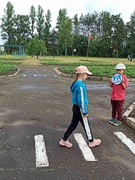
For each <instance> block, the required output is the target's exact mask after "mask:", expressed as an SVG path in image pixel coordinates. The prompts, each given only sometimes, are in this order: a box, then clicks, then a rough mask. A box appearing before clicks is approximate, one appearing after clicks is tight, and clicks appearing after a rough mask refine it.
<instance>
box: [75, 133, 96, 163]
mask: <svg viewBox="0 0 135 180" xmlns="http://www.w3.org/2000/svg"><path fill="white" fill-rule="evenodd" d="M74 138H75V140H76V142H77V143H78V146H79V148H80V149H81V151H82V154H83V157H84V159H85V160H86V161H97V159H96V158H95V156H94V155H93V153H92V151H91V149H90V148H89V147H88V145H87V143H86V141H85V139H84V138H83V136H82V134H81V133H75V134H74Z"/></svg>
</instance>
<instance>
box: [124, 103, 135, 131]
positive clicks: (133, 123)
mask: <svg viewBox="0 0 135 180" xmlns="http://www.w3.org/2000/svg"><path fill="white" fill-rule="evenodd" d="M133 109H135V102H133V103H132V104H131V105H130V106H129V108H128V109H127V110H126V111H125V112H124V114H123V121H124V123H125V124H127V125H128V126H129V127H130V128H132V129H133V130H135V118H133V117H130V114H131V112H132V111H133Z"/></svg>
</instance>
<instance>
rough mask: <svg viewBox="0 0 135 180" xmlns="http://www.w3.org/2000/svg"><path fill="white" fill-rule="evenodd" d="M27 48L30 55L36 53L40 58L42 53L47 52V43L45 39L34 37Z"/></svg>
mask: <svg viewBox="0 0 135 180" xmlns="http://www.w3.org/2000/svg"><path fill="white" fill-rule="evenodd" d="M27 50H28V53H29V54H30V55H32V56H34V55H36V56H37V59H38V56H39V55H40V54H45V53H46V47H45V43H44V41H43V40H38V39H35V38H32V39H31V40H30V42H29V44H28V47H27Z"/></svg>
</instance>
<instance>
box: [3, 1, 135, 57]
mask: <svg viewBox="0 0 135 180" xmlns="http://www.w3.org/2000/svg"><path fill="white" fill-rule="evenodd" d="M1 20H2V23H1V25H0V28H1V37H2V39H3V40H6V41H5V42H6V44H17V45H18V44H19V45H20V44H21V45H24V46H25V51H26V52H27V53H29V54H31V55H33V54H34V52H35V50H34V48H33V47H32V44H34V46H35V49H36V45H37V44H39V45H40V47H38V48H37V52H36V53H37V54H38V55H39V54H40V53H41V51H40V49H42V53H45V54H47V55H52V56H55V55H65V56H67V55H72V56H74V55H76V56H93V57H127V55H128V54H134V53H135V12H133V13H132V14H131V17H130V21H129V22H127V23H124V21H123V19H122V18H121V15H120V14H118V15H111V14H110V12H107V11H102V12H100V13H97V12H94V13H87V14H85V15H84V14H81V15H80V16H78V14H75V15H74V17H73V18H70V17H69V16H68V15H67V10H66V9H65V8H64V9H60V10H59V12H58V17H57V22H56V27H53V28H52V25H51V12H50V10H47V12H46V14H45V13H44V10H43V8H42V7H41V6H40V5H39V6H38V9H37V11H36V9H35V7H34V6H31V8H30V12H29V14H28V15H20V14H15V10H14V6H13V4H12V3H11V2H10V1H9V2H8V3H7V5H6V8H5V9H4V15H3V16H2V18H1ZM36 41H37V43H36ZM41 46H42V47H43V48H41ZM32 48H33V49H32Z"/></svg>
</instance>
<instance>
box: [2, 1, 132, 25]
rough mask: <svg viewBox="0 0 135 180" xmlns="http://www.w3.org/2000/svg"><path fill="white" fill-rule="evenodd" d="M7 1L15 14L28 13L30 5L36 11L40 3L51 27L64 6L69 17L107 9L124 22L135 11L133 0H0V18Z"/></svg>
mask: <svg viewBox="0 0 135 180" xmlns="http://www.w3.org/2000/svg"><path fill="white" fill-rule="evenodd" d="M8 1H10V2H11V3H12V4H13V6H14V10H15V14H29V12H30V7H31V6H32V5H33V6H34V7H35V8H36V11H37V8H38V5H41V7H42V8H43V9H44V14H46V12H47V10H48V9H49V10H50V11H51V18H52V22H51V24H52V26H53V27H54V26H55V24H56V18H57V16H58V12H59V10H60V9H63V8H66V10H67V13H68V16H69V17H70V18H72V17H73V16H74V15H75V14H78V16H80V15H81V13H83V14H87V13H93V12H94V11H96V12H97V13H99V12H101V11H108V12H110V13H111V14H113V15H117V14H121V18H122V19H123V20H124V22H127V21H129V20H130V16H131V14H132V13H133V12H134V11H135V0H125V1H124V0H112V1H111V0H82V1H79V0H1V2H0V18H1V17H2V15H3V14H4V9H5V8H6V4H7V2H8ZM0 24H1V21H0Z"/></svg>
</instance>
